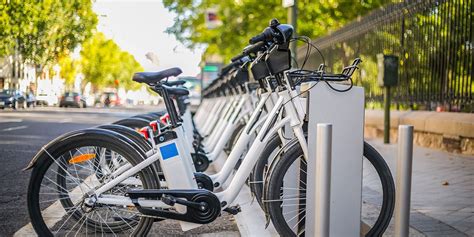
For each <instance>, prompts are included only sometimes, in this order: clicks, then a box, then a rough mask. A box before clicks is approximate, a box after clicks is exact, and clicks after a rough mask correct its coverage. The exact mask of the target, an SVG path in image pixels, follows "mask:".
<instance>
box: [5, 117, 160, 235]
mask: <svg viewBox="0 0 474 237" xmlns="http://www.w3.org/2000/svg"><path fill="white" fill-rule="evenodd" d="M150 109H151V108H146V109H143V110H140V109H122V108H111V109H104V108H87V109H70V108H68V109H63V108H35V109H29V110H18V111H14V110H3V111H0V162H1V166H0V177H1V178H0V186H1V187H2V192H3V193H2V195H0V212H1V213H2V219H1V221H0V233H1V234H0V235H2V236H11V235H13V233H15V231H17V230H18V229H20V228H21V227H22V226H24V225H26V224H27V223H28V222H30V220H29V217H28V211H27V203H26V193H27V187H28V181H29V178H30V171H22V169H23V168H25V167H26V166H27V164H28V162H29V161H30V160H31V159H32V158H33V156H34V155H35V154H36V152H37V151H38V150H39V149H40V148H41V147H42V146H43V145H45V144H47V143H48V142H49V141H51V140H52V139H54V138H56V137H57V136H59V135H61V134H63V133H66V132H69V131H73V130H77V129H83V128H89V127H93V126H96V125H100V124H105V123H111V122H114V121H116V120H119V119H122V118H126V117H130V116H132V115H135V114H138V113H143V112H147V111H150Z"/></svg>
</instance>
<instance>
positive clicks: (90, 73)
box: [79, 33, 143, 90]
mask: <svg viewBox="0 0 474 237" xmlns="http://www.w3.org/2000/svg"><path fill="white" fill-rule="evenodd" d="M79 64H80V67H81V72H82V74H83V75H84V82H91V83H92V84H93V85H94V89H96V90H97V89H101V88H104V87H117V86H120V87H124V88H126V89H137V88H139V87H140V85H139V84H138V83H133V82H132V80H131V78H132V75H133V73H135V72H137V71H143V68H142V67H141V65H140V64H139V63H138V62H137V61H136V60H135V58H134V57H133V56H132V55H131V54H129V53H128V52H125V51H122V50H121V49H120V47H119V46H118V45H117V44H116V43H115V42H114V41H113V40H111V39H107V38H106V37H105V35H104V34H102V33H96V34H95V35H94V36H93V37H92V38H91V39H89V40H88V41H86V42H85V43H84V44H83V46H82V50H81V59H80V63H79ZM117 83H118V84H117Z"/></svg>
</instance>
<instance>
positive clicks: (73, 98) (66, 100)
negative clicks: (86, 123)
mask: <svg viewBox="0 0 474 237" xmlns="http://www.w3.org/2000/svg"><path fill="white" fill-rule="evenodd" d="M59 107H77V108H85V107H87V104H86V100H85V98H84V97H82V95H81V94H79V93H77V92H66V93H64V95H63V96H62V97H61V100H60V101H59Z"/></svg>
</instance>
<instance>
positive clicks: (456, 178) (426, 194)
mask: <svg viewBox="0 0 474 237" xmlns="http://www.w3.org/2000/svg"><path fill="white" fill-rule="evenodd" d="M368 142H369V143H370V144H371V145H373V146H374V147H375V148H376V149H377V150H378V151H379V152H380V153H381V155H382V156H383V157H384V159H385V160H386V162H387V164H388V165H389V167H390V169H391V171H392V175H393V176H394V178H396V177H395V175H396V158H397V145H396V144H388V145H386V144H383V143H382V141H381V140H378V139H374V140H368ZM369 174H370V173H369ZM367 177H369V176H367ZM364 178H366V176H364ZM370 181H371V182H374V181H373V180H370ZM371 182H367V183H368V184H369V185H372V184H371ZM444 182H448V185H443V183H444ZM364 185H366V182H365V181H364ZM369 187H371V186H369ZM365 191H366V190H365V189H364V192H365ZM367 197H369V199H370V198H373V197H377V195H375V194H373V193H370V194H369V195H368V196H367ZM411 208H412V213H411V216H410V225H411V226H412V227H413V228H415V229H417V230H418V231H420V232H422V233H423V234H425V235H427V236H474V230H473V227H474V156H468V155H461V154H452V153H448V152H443V151H439V150H434V149H428V148H423V147H418V146H415V147H414V152H413V176H412V195H411Z"/></svg>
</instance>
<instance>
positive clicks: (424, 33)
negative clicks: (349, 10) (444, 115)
mask: <svg viewBox="0 0 474 237" xmlns="http://www.w3.org/2000/svg"><path fill="white" fill-rule="evenodd" d="M473 2H474V0H446V1H442V0H439V1H434V0H429V1H428V0H423V1H406V2H404V3H397V4H389V5H386V6H384V8H382V9H378V10H375V11H373V12H371V13H370V14H368V15H367V16H365V17H362V18H360V19H357V20H355V21H354V22H352V23H350V24H348V25H346V26H344V27H343V28H341V29H339V30H337V31H335V32H333V33H331V34H329V35H327V36H325V37H322V38H319V39H316V40H314V41H313V43H314V44H315V45H316V46H317V47H318V48H319V49H320V50H321V51H322V53H323V55H324V56H325V63H326V65H328V66H329V68H330V69H331V70H332V71H339V70H340V69H341V68H342V67H343V65H348V64H349V63H350V62H351V61H352V59H353V58H355V57H360V58H361V59H362V60H363V62H362V64H361V70H359V71H358V75H357V76H355V77H354V81H355V82H356V84H358V85H362V86H364V87H365V93H366V103H367V107H369V108H370V107H381V104H382V101H383V89H382V88H381V87H380V86H379V85H378V83H377V73H378V72H377V57H376V55H377V54H380V53H383V54H390V55H396V56H398V58H399V72H398V73H399V75H398V80H399V81H398V86H397V87H395V88H394V89H393V90H392V91H393V106H394V107H396V109H420V110H438V111H440V110H441V111H443V110H445V111H460V112H461V111H462V112H474V104H473V100H472V94H473V91H474V85H473V83H472V77H473V75H474V72H473V68H474V67H473V64H474V60H473V55H474V53H473V51H474V41H473V40H474V36H473V35H474V31H473V24H474V23H473V19H474V17H473V14H474V13H473V12H474V7H473ZM304 50H305V49H303V48H300V49H299V53H298V56H299V58H300V59H301V58H302V56H303V54H304ZM320 63H322V60H321V57H319V56H318V55H317V54H315V53H313V55H312V56H311V60H310V61H309V62H308V63H307V66H306V68H315V67H317V65H319V64H320Z"/></svg>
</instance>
